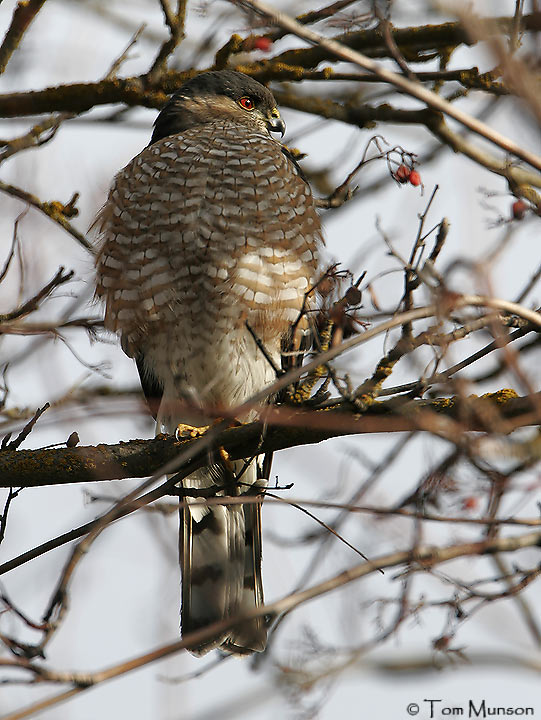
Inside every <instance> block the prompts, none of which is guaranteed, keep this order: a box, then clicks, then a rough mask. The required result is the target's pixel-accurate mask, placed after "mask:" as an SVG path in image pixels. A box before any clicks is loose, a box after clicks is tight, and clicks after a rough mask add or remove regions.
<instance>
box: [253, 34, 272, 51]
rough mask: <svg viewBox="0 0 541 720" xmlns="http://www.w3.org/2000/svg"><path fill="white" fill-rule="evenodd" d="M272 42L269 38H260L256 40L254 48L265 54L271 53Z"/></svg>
mask: <svg viewBox="0 0 541 720" xmlns="http://www.w3.org/2000/svg"><path fill="white" fill-rule="evenodd" d="M271 45H272V40H271V39H270V38H268V37H258V38H256V39H255V40H254V48H255V49H256V50H262V51H263V52H269V50H270V49H271Z"/></svg>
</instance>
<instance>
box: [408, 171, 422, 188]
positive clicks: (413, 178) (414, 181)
mask: <svg viewBox="0 0 541 720" xmlns="http://www.w3.org/2000/svg"><path fill="white" fill-rule="evenodd" d="M408 180H409V181H410V184H411V185H415V187H417V185H420V184H421V176H420V175H419V173H418V172H417V170H412V171H411V172H410V174H409V178H408Z"/></svg>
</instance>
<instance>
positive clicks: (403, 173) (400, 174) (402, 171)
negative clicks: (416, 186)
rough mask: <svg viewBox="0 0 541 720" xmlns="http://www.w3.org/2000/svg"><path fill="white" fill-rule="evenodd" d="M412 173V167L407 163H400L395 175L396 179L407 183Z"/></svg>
mask: <svg viewBox="0 0 541 720" xmlns="http://www.w3.org/2000/svg"><path fill="white" fill-rule="evenodd" d="M410 175H411V169H410V168H409V167H407V166H406V165H400V166H399V167H398V169H397V170H396V171H395V174H394V177H395V180H398V182H399V183H402V184H403V183H406V182H408V180H409V178H410Z"/></svg>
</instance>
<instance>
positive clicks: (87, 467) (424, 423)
mask: <svg viewBox="0 0 541 720" xmlns="http://www.w3.org/2000/svg"><path fill="white" fill-rule="evenodd" d="M540 401H541V393H538V394H536V395H534V396H531V397H516V395H515V393H512V392H509V391H501V392H500V393H493V394H492V395H490V396H485V397H482V398H477V400H473V401H472V399H471V398H469V399H468V407H467V411H466V407H465V404H464V403H462V401H461V399H460V398H458V397H457V398H444V399H441V400H433V401H426V400H412V401H409V402H408V403H407V404H404V405H401V406H400V408H397V405H396V400H395V399H392V400H388V401H385V402H375V403H374V404H372V405H370V406H369V407H368V408H367V410H366V412H365V413H364V414H363V415H358V414H356V413H355V411H352V410H349V411H336V410H326V411H315V410H310V411H303V410H293V409H291V408H287V407H284V406H279V407H271V408H268V410H266V411H265V417H264V424H263V423H259V422H257V423H250V424H247V425H242V426H240V427H234V428H228V429H226V430H223V431H222V432H220V433H219V434H218V435H217V436H216V438H215V441H214V443H213V445H214V446H215V447H223V448H224V449H225V450H226V451H227V453H228V454H229V455H230V457H231V459H233V460H238V459H241V458H243V457H247V456H250V455H252V454H253V453H256V452H257V453H261V454H263V453H266V452H275V451H278V450H284V449H286V448H290V447H296V446H299V445H310V444H314V443H320V442H322V441H323V440H328V439H329V438H333V437H343V436H346V435H357V434H365V433H376V432H386V433H388V432H406V431H409V430H417V429H424V430H427V429H430V428H429V425H430V420H429V416H430V415H431V414H433V413H435V414H437V415H438V416H439V417H440V418H447V419H449V420H452V421H458V422H460V425H461V430H462V431H464V432H466V431H482V430H484V429H486V427H485V426H484V425H483V422H482V420H481V419H480V418H482V417H483V413H482V412H478V410H479V409H480V408H481V407H482V406H483V407H486V403H489V404H490V407H492V408H494V409H497V410H498V411H499V413H500V417H501V418H502V419H504V420H508V421H510V423H511V427H512V428H515V427H523V426H526V425H532V424H535V423H537V422H539V421H540V420H541V418H540V416H539V413H538V405H537V403H538V402H540ZM265 425H266V426H267V427H266V429H264V428H265ZM263 433H264V436H263V437H262V434H263ZM198 440H199V438H189V439H185V440H184V439H183V440H176V439H175V438H174V437H172V436H166V435H158V436H157V437H156V438H153V439H151V440H130V441H129V442H122V443H119V444H117V445H97V446H95V447H94V446H84V447H77V448H56V449H48V450H18V451H8V450H6V451H4V452H0V487H11V486H17V487H40V486H43V485H65V484H68V483H84V482H94V481H96V480H117V479H122V478H129V477H139V478H141V477H147V476H149V475H152V474H153V473H154V472H156V471H157V470H158V469H159V468H160V467H161V466H162V465H164V464H165V463H173V462H174V460H175V458H176V457H177V456H178V455H179V453H180V452H181V451H184V450H187V449H188V448H189V447H190V446H191V444H192V443H195V442H197V441H198ZM207 451H208V448H205V449H204V450H202V451H201V452H200V453H199V456H198V458H197V459H196V461H195V464H194V468H193V469H196V468H197V467H200V466H201V465H203V464H204V463H205V461H206V453H207Z"/></svg>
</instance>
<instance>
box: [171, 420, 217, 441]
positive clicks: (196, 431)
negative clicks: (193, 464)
mask: <svg viewBox="0 0 541 720" xmlns="http://www.w3.org/2000/svg"><path fill="white" fill-rule="evenodd" d="M209 428H210V425H203V426H201V427H197V426H196V425H187V424H186V423H179V424H178V425H177V427H176V430H175V439H176V440H187V439H188V438H196V437H201V435H204V434H205V433H206V432H207V430H208V429H209Z"/></svg>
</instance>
